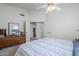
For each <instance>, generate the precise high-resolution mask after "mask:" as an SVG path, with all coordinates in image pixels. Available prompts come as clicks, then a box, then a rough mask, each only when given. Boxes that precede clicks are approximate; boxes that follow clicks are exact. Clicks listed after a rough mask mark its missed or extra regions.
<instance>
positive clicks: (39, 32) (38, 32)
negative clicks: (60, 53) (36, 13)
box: [36, 22, 43, 38]
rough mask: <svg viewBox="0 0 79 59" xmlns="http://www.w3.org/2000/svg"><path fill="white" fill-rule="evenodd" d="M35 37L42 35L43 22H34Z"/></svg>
mask: <svg viewBox="0 0 79 59" xmlns="http://www.w3.org/2000/svg"><path fill="white" fill-rule="evenodd" d="M36 37H37V38H42V37H43V22H38V23H37V24H36Z"/></svg>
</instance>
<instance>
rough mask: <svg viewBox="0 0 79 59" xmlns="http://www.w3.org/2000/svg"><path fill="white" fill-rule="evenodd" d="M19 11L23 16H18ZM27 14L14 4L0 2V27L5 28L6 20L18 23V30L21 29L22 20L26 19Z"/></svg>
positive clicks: (6, 25)
mask: <svg viewBox="0 0 79 59" xmlns="http://www.w3.org/2000/svg"><path fill="white" fill-rule="evenodd" d="M20 13H24V14H25V16H20ZM27 18H28V14H27V12H26V10H24V9H22V8H18V7H14V6H8V5H4V4H0V28H7V30H8V22H14V23H19V24H20V30H21V31H23V21H25V20H27Z"/></svg>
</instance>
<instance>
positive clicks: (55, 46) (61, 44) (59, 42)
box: [15, 38, 73, 56]
mask: <svg viewBox="0 0 79 59" xmlns="http://www.w3.org/2000/svg"><path fill="white" fill-rule="evenodd" d="M72 55H73V42H72V41H69V40H63V39H57V38H42V39H38V40H34V41H31V42H27V43H24V44H22V45H21V46H19V48H18V50H17V52H16V53H15V56H72Z"/></svg>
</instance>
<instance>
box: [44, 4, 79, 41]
mask: <svg viewBox="0 0 79 59" xmlns="http://www.w3.org/2000/svg"><path fill="white" fill-rule="evenodd" d="M59 7H60V8H62V10H61V11H53V12H50V13H48V14H47V15H46V16H47V17H46V22H45V36H51V37H57V38H64V39H72V40H74V38H76V37H77V36H79V4H60V5H59Z"/></svg>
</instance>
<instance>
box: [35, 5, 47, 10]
mask: <svg viewBox="0 0 79 59" xmlns="http://www.w3.org/2000/svg"><path fill="white" fill-rule="evenodd" d="M46 7H47V5H43V6H40V7H37V8H36V9H42V8H46Z"/></svg>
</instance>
